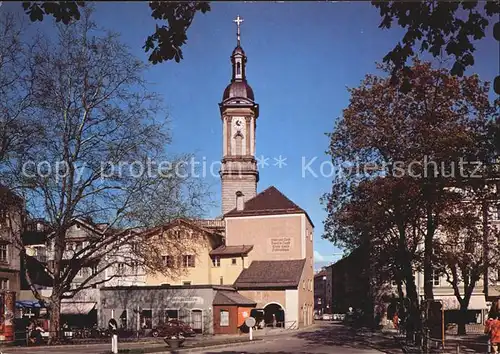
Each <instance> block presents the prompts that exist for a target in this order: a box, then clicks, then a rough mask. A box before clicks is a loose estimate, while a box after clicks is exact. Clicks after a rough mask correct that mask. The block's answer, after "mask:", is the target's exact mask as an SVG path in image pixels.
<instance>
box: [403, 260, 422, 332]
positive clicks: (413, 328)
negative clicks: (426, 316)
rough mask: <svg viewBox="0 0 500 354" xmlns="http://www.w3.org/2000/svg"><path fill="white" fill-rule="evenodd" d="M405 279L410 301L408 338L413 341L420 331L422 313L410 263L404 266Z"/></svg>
mask: <svg viewBox="0 0 500 354" xmlns="http://www.w3.org/2000/svg"><path fill="white" fill-rule="evenodd" d="M403 269H404V270H403V271H404V277H405V280H406V297H407V298H408V300H409V308H408V309H407V311H408V319H407V321H406V337H407V339H412V338H413V335H414V334H415V333H418V332H419V330H420V327H421V326H420V311H419V306H418V294H417V287H416V286H415V277H414V275H413V269H412V266H411V264H410V262H408V261H407V262H405V264H404V266H403Z"/></svg>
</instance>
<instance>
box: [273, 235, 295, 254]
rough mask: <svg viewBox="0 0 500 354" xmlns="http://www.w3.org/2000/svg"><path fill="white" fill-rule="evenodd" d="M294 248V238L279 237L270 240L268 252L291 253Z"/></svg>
mask: <svg viewBox="0 0 500 354" xmlns="http://www.w3.org/2000/svg"><path fill="white" fill-rule="evenodd" d="M292 247H293V238H291V237H278V238H270V239H268V245H267V250H268V252H269V253H284V252H290V250H291V249H292Z"/></svg>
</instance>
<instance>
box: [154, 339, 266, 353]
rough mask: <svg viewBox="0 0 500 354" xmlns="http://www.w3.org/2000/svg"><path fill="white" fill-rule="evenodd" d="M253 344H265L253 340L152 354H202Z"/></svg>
mask: <svg viewBox="0 0 500 354" xmlns="http://www.w3.org/2000/svg"><path fill="white" fill-rule="evenodd" d="M255 342H261V343H263V342H265V340H263V339H254V340H252V341H250V340H247V341H244V342H234V343H226V344H214V345H206V346H203V347H196V348H179V349H173V350H167V351H164V352H154V353H152V354H170V353H200V352H204V351H205V350H207V349H221V348H229V347H236V346H240V345H245V344H251V343H255Z"/></svg>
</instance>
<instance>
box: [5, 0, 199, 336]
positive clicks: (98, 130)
mask: <svg viewBox="0 0 500 354" xmlns="http://www.w3.org/2000/svg"><path fill="white" fill-rule="evenodd" d="M91 13H92V9H90V8H86V10H85V12H84V16H83V17H82V19H81V20H80V21H77V22H74V23H71V24H69V25H59V26H58V27H57V37H56V38H55V39H54V40H52V41H51V40H49V39H45V40H43V41H39V42H37V43H36V45H35V47H34V50H33V51H32V52H30V58H29V62H30V63H32V65H31V66H30V68H29V71H28V72H29V78H28V82H30V84H31V88H30V89H31V101H32V102H31V108H30V109H31V114H32V115H33V119H36V121H37V122H38V123H39V124H40V126H41V127H43V128H44V131H43V133H44V134H43V139H38V140H36V144H35V146H34V149H33V150H32V151H30V154H29V156H30V158H29V159H23V160H15V159H14V160H12V161H10V163H11V164H12V165H13V167H12V169H11V176H15V177H18V179H17V181H16V182H17V185H16V187H17V188H19V189H20V190H21V191H22V193H23V195H24V196H25V198H26V200H27V201H28V202H29V208H30V209H31V210H32V211H34V212H35V213H37V214H40V215H41V216H43V217H46V218H47V219H48V220H49V222H50V224H51V227H52V233H51V234H50V236H49V244H50V245H51V247H50V251H51V255H50V259H51V261H50V263H49V265H48V269H47V270H48V272H49V274H50V276H51V278H52V294H51V295H50V296H48V297H46V296H42V294H41V293H40V292H39V291H38V290H37V288H36V287H35V284H34V283H33V281H31V279H30V276H29V274H28V273H27V274H26V276H27V280H28V282H29V283H30V286H31V288H32V291H33V293H34V296H35V297H36V298H37V299H39V300H40V301H42V302H43V303H45V305H46V306H47V308H48V309H49V312H50V316H51V324H50V327H51V328H50V330H51V335H52V336H54V337H55V336H57V334H58V329H59V317H60V309H61V300H62V299H64V298H67V297H72V296H74V295H75V294H76V293H77V292H78V291H80V290H82V289H84V288H86V287H91V286H95V285H97V284H99V283H103V282H106V281H108V280H109V277H108V278H105V277H103V276H102V275H103V272H104V271H105V270H106V269H109V267H112V266H113V265H114V264H115V263H116V262H118V261H119V258H116V257H114V256H116V252H117V250H120V249H123V247H129V246H130V245H131V244H134V243H138V242H144V243H147V239H145V238H141V236H140V234H137V233H135V232H133V231H119V230H121V229H123V228H124V227H127V226H130V225H134V226H141V219H140V218H136V217H135V216H136V215H144V214H143V213H142V211H144V210H147V208H156V209H161V210H163V211H165V212H164V213H159V214H161V215H164V216H165V215H167V214H170V215H172V214H174V215H175V216H178V215H181V214H197V213H198V212H199V210H200V207H201V206H202V205H203V204H202V203H203V202H202V200H201V198H202V197H203V193H202V188H203V183H202V182H201V180H196V179H193V178H191V177H190V176H189V174H179V173H178V171H179V169H178V168H176V167H177V165H176V163H177V164H178V163H179V162H183V164H184V165H186V161H185V157H181V158H176V157H172V156H169V155H168V154H167V153H166V149H165V147H166V145H167V144H168V143H169V142H170V135H169V132H168V130H167V129H166V119H165V115H164V114H163V110H162V101H161V98H160V97H159V95H158V94H156V93H155V92H152V91H151V90H149V88H148V86H147V82H145V81H144V79H143V75H144V71H145V70H146V69H147V68H146V66H145V65H144V64H143V63H142V62H141V61H139V60H137V59H136V58H134V57H133V56H132V55H131V53H130V52H129V51H128V49H127V48H126V46H125V45H123V43H121V42H120V40H119V38H118V36H117V35H116V34H113V33H109V32H106V31H103V30H101V29H100V28H98V27H97V26H96V24H95V23H94V22H93V21H92V19H91ZM153 161H156V162H157V164H153V163H152V162H153ZM162 161H163V162H164V161H168V163H166V164H160V163H158V162H162ZM20 163H22V164H21V165H20ZM19 170H20V171H21V173H20V174H19V175H17V174H15V173H14V171H19ZM192 190H195V191H196V193H190V191H192ZM194 194H195V195H196V198H195V197H194ZM153 196H154V197H155V198H152V197H153ZM158 200H162V203H161V204H157V205H156V206H152V205H150V204H149V203H151V202H153V203H154V202H156V201H158ZM75 218H82V219H86V218H92V219H94V220H96V221H99V222H106V223H107V224H108V226H107V227H106V228H104V229H101V230H100V231H98V232H95V233H93V234H92V237H90V238H89V239H88V240H87V242H86V243H85V244H84V247H82V248H81V249H79V250H77V251H73V252H69V253H68V252H67V250H65V249H66V244H67V241H68V240H67V231H68V229H69V227H70V226H71V225H72V223H73V222H74V220H75ZM137 220H138V221H137ZM161 241H162V240H160V241H159V242H160V243H161ZM19 244H20V246H22V242H21V241H20V242H19ZM165 247H169V245H166V246H165ZM21 251H23V250H22V249H21ZM154 254H155V253H154V252H152V253H149V254H148V258H144V257H140V252H138V253H137V254H135V255H134V256H133V257H131V258H133V262H141V264H142V266H143V267H145V268H148V269H152V270H154V271H160V272H165V273H169V272H171V270H170V269H169V268H167V267H163V266H162V264H161V260H160V259H159V258H157V257H156V258H155V257H153V255H154ZM157 254H158V255H159V253H157ZM23 255H25V253H24V252H23ZM113 257H114V258H113ZM117 259H118V260H117ZM130 262H132V260H130ZM96 265H97V267H96ZM88 267H91V268H93V269H94V271H92V272H91V274H89V276H88V278H87V279H86V280H84V281H83V282H81V283H80V284H79V286H78V287H76V288H73V289H72V283H73V280H74V278H75V276H76V274H77V273H78V272H79V271H80V270H81V269H84V268H88Z"/></svg>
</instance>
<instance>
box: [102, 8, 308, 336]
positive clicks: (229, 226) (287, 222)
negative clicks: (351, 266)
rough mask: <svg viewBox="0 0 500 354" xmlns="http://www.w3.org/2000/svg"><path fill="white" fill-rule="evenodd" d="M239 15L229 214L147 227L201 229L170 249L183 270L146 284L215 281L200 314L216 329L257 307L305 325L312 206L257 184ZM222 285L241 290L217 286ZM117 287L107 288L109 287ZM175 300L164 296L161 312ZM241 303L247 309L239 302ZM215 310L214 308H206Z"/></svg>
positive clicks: (228, 146) (278, 319) (225, 172)
mask: <svg viewBox="0 0 500 354" xmlns="http://www.w3.org/2000/svg"><path fill="white" fill-rule="evenodd" d="M234 22H236V24H237V44H236V47H235V49H234V50H233V52H232V55H231V67H232V77H231V82H230V83H229V85H228V86H227V87H226V89H225V90H224V92H223V95H222V101H221V102H220V103H219V110H220V118H221V122H222V137H223V141H222V161H221V162H222V163H221V170H220V178H221V188H222V191H221V192H222V193H221V205H222V216H221V217H220V218H217V219H213V220H175V221H173V222H171V223H169V224H167V225H165V226H163V227H161V228H157V229H155V230H150V231H147V232H150V233H151V232H153V233H155V232H156V233H157V237H168V238H172V239H178V240H183V241H182V242H184V241H186V240H193V237H196V241H195V242H194V243H193V246H192V247H193V248H192V250H191V251H184V252H187V253H189V254H187V253H186V254H181V255H176V256H174V255H170V254H168V250H166V251H165V254H164V255H163V257H164V259H165V266H166V267H173V268H176V272H172V276H165V275H162V274H150V275H148V276H147V277H146V287H148V289H149V291H152V290H153V289H154V288H155V287H157V288H158V289H161V291H165V289H166V288H171V289H172V290H175V291H184V290H185V289H188V288H189V289H197V288H205V287H209V288H210V289H215V292H214V291H211V292H210V291H209V292H210V296H211V298H210V299H208V298H207V299H205V300H203V303H204V304H207V303H211V304H212V306H211V307H209V306H207V309H206V310H205V309H203V308H200V309H199V310H200V311H202V314H201V315H200V316H201V317H203V318H204V319H210V320H211V321H212V323H208V322H207V323H205V324H204V326H205V327H206V328H212V329H215V330H214V332H215V333H229V332H231V331H233V330H232V329H228V328H226V327H227V326H229V324H230V323H232V324H234V325H235V326H236V327H239V326H241V325H242V324H243V321H244V318H245V317H248V316H250V315H251V316H255V317H259V318H258V321H261V322H262V323H266V324H267V325H271V324H272V325H277V326H281V327H286V328H301V327H305V326H308V325H310V324H312V323H313V308H314V293H313V279H314V269H313V268H314V259H313V234H314V225H313V223H312V221H311V219H310V218H309V216H308V214H307V212H306V211H305V210H303V209H302V208H300V207H299V206H298V205H296V204H295V203H293V202H292V201H291V200H290V199H288V198H287V197H286V196H285V195H284V194H283V193H281V192H280V191H279V190H278V189H277V188H276V187H274V186H271V187H268V188H266V189H264V190H262V191H261V192H259V193H258V192H257V190H258V188H257V185H258V182H259V171H258V166H257V160H256V158H255V151H256V150H255V146H256V128H257V119H258V118H259V105H258V104H257V103H256V101H255V96H254V92H253V90H252V88H251V87H250V85H249V83H248V81H247V70H246V65H247V56H246V54H245V52H244V50H243V48H242V46H241V41H240V24H241V22H242V20H241V19H240V18H239V17H238V18H237V19H236V20H235V21H234ZM193 235H196V236H193ZM179 242H180V241H179ZM166 273H168V272H166ZM217 287H223V288H221V289H223V290H224V291H226V293H227V292H228V291H234V292H235V293H227V294H230V296H227V294H226V293H224V294H222V293H220V294H217V293H216V291H217V289H218V288H217ZM176 289H177V290H176ZM182 289H184V290H182ZM221 289H219V290H218V291H219V292H220V291H222V290H221ZM228 289H231V290H228ZM112 290H113V289H112V288H107V289H106V291H108V294H109V291H112ZM117 290H118V289H117ZM119 290H121V291H123V290H124V289H123V287H121V288H120V289H119ZM129 291H133V292H134V291H140V289H139V288H134V289H129ZM197 296H198V295H197ZM177 297H178V296H177ZM214 299H217V303H216V301H215V300H214ZM200 301H201V300H200ZM200 303H201V302H200ZM134 306H135V305H134ZM169 306H170V305H169V304H157V307H158V311H160V312H159V313H163V312H162V311H164V310H162V309H161V308H168V307H169ZM231 306H232V307H231ZM249 306H250V307H251V308H252V310H251V311H250V307H249ZM122 307H123V306H122ZM240 308H243V309H246V308H248V311H247V310H241V311H240V310H237V309H240ZM208 310H210V311H211V312H212V313H205V311H208ZM120 311H123V309H122V308H120ZM152 311H155V310H154V309H153V310H152ZM196 311H198V309H197V310H196ZM219 312H220V313H219ZM233 314H234V315H233ZM151 316H152V317H153V318H154V317H156V316H154V315H151ZM231 316H237V318H230V317H231ZM204 321H205V320H204ZM205 327H204V328H205Z"/></svg>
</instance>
